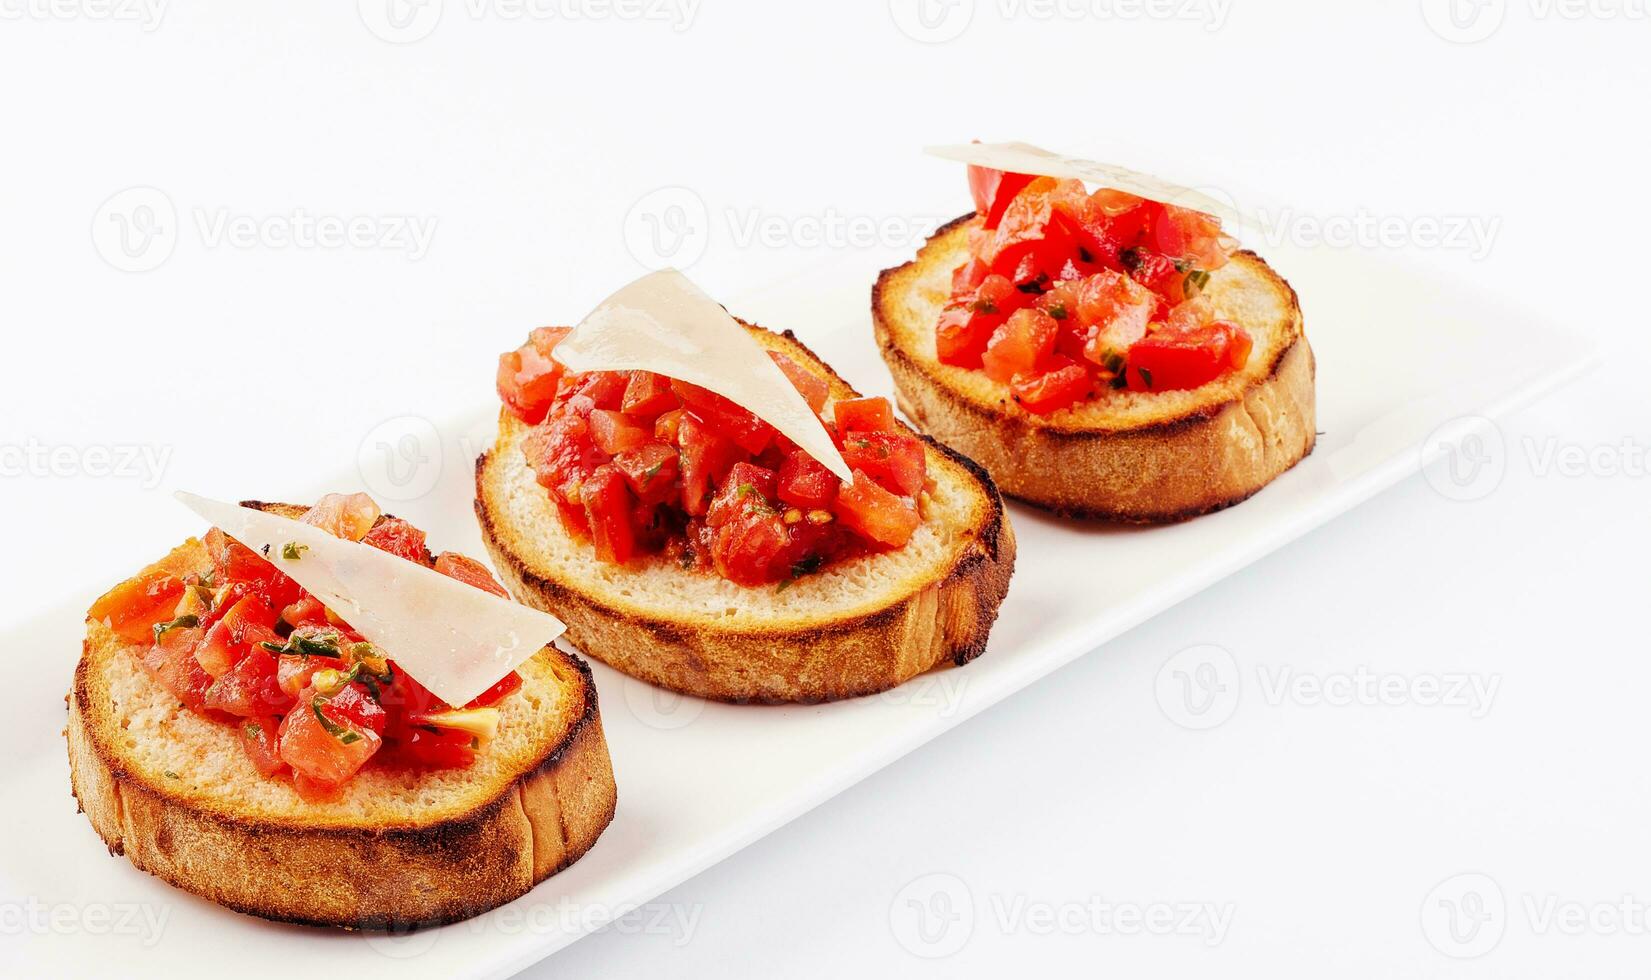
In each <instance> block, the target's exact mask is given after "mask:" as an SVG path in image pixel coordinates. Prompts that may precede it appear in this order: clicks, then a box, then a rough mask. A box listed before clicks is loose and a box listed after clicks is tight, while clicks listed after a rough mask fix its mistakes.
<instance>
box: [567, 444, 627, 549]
mask: <svg viewBox="0 0 1651 980" xmlns="http://www.w3.org/2000/svg"><path fill="white" fill-rule="evenodd" d="M580 496H581V498H582V501H583V503H584V505H585V518H586V520H588V521H589V522H590V537H591V541H592V543H594V544H595V545H596V557H597V559H598V560H600V561H605V562H611V563H613V564H618V565H622V564H624V563H625V562H628V561H630V560H631V556H632V555H634V554H635V553H636V529H635V528H634V527H633V526H632V524H631V511H632V508H633V507H634V506H635V502H636V501H635V498H633V497H632V496H631V492H630V490H629V489H628V488H627V487H626V486H625V477H624V475H623V474H621V473H620V472H619V469H618V467H615V466H613V465H611V464H609V465H605V466H598V467H597V468H596V471H595V472H594V473H592V474H591V476H590V479H588V480H586V481H585V483H584V486H583V487H582V488H581V489H580Z"/></svg>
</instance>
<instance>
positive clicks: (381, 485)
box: [355, 415, 442, 503]
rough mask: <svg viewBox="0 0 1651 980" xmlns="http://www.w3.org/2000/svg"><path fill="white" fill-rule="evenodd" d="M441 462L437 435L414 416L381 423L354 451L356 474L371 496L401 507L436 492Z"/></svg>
mask: <svg viewBox="0 0 1651 980" xmlns="http://www.w3.org/2000/svg"><path fill="white" fill-rule="evenodd" d="M441 461H442V449H441V432H440V431H439V430H438V429H437V428H436V426H435V423H434V422H431V421H430V420H429V419H426V418H422V417H420V416H417V415H400V416H397V417H396V418H393V419H385V420H384V421H383V422H380V423H379V424H377V425H375V426H373V430H372V431H371V432H369V433H367V435H366V437H365V438H363V439H362V440H361V445H359V446H357V447H356V451H355V467H356V471H357V472H359V473H360V474H361V482H362V483H364V484H366V486H367V489H368V490H371V491H372V493H373V496H375V497H377V498H379V499H380V500H394V501H399V502H403V503H405V502H406V501H409V500H417V499H419V498H420V497H423V496H425V495H426V494H428V493H429V492H430V491H432V490H434V489H435V488H436V483H437V482H438V481H440V479H441Z"/></svg>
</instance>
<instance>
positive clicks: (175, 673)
mask: <svg viewBox="0 0 1651 980" xmlns="http://www.w3.org/2000/svg"><path fill="white" fill-rule="evenodd" d="M203 635H204V634H203V632H202V630H201V629H200V628H199V627H186V626H174V627H172V628H171V629H168V630H163V631H162V632H161V634H160V635H159V636H157V637H156V638H155V642H154V644H153V645H152V646H150V648H149V651H148V652H147V653H145V654H144V655H143V657H142V659H141V662H142V663H143V666H144V667H145V668H147V669H148V670H149V673H150V675H151V676H153V677H154V678H155V680H156V681H158V682H160V685H161V686H162V687H164V688H166V689H167V690H168V691H170V692H172V696H173V697H175V698H177V699H178V700H179V701H182V702H183V703H184V704H185V705H187V706H188V707H191V708H197V709H198V708H200V707H201V706H202V705H203V704H204V703H205V701H206V691H207V688H209V687H211V686H212V675H211V674H208V673H207V672H206V671H204V670H202V669H201V665H200V663H199V662H198V661H196V659H195V647H196V646H197V645H199V644H200V642H201V638H202V636H203Z"/></svg>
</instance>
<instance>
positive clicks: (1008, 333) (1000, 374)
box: [981, 308, 1060, 383]
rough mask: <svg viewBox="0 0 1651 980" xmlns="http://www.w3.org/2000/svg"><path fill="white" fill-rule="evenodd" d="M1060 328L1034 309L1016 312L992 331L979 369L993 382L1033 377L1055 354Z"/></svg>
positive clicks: (1047, 316)
mask: <svg viewBox="0 0 1651 980" xmlns="http://www.w3.org/2000/svg"><path fill="white" fill-rule="evenodd" d="M1059 329H1060V327H1059V324H1057V323H1056V322H1055V320H1054V318H1052V317H1051V316H1050V315H1049V314H1047V313H1045V312H1043V311H1042V310H1039V309H1036V308H1027V309H1022V310H1016V311H1015V313H1014V315H1013V316H1011V317H1009V319H1008V321H1007V322H1005V323H1004V324H1003V326H1001V327H998V328H997V330H995V331H993V333H992V339H991V341H990V342H989V343H987V345H986V353H985V354H984V355H983V356H982V357H981V366H982V367H983V368H984V369H985V370H986V374H987V375H988V376H990V377H991V378H992V380H994V381H1001V382H1004V383H1008V382H1009V381H1011V380H1013V379H1014V377H1015V376H1016V375H1020V374H1036V373H1037V372H1038V369H1039V368H1040V367H1041V366H1042V365H1043V364H1044V363H1046V362H1047V361H1048V360H1049V355H1051V354H1053V353H1054V352H1055V334H1056V333H1057V332H1058V331H1059Z"/></svg>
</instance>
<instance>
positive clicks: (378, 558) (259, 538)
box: [177, 491, 566, 708]
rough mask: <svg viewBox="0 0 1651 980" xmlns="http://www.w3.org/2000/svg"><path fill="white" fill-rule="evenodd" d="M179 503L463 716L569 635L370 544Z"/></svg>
mask: <svg viewBox="0 0 1651 980" xmlns="http://www.w3.org/2000/svg"><path fill="white" fill-rule="evenodd" d="M177 498H178V500H179V501H181V502H182V503H183V504H184V506H186V507H188V508H189V509H190V510H192V511H194V512H195V513H197V514H199V515H200V516H201V517H202V518H204V519H206V520H208V521H210V522H212V524H214V525H215V526H217V527H219V528H221V529H222V530H223V532H224V533H225V534H227V535H229V536H230V537H232V538H234V539H235V540H237V541H239V542H241V543H242V544H244V545H246V546H247V547H248V548H251V549H252V550H253V551H256V552H258V553H260V554H262V555H263V556H264V557H265V558H266V559H268V560H269V562H270V563H271V564H273V565H274V566H275V567H276V568H279V569H280V570H281V571H282V572H285V573H286V574H287V575H288V576H290V577H291V578H292V579H293V580H294V581H296V582H297V583H298V584H299V585H302V586H303V587H304V588H305V589H308V590H309V591H310V593H311V594H313V595H314V596H315V597H316V598H317V599H320V600H321V601H322V602H323V603H325V604H326V606H327V607H328V608H329V609H332V610H333V611H334V612H336V613H338V614H339V615H340V616H342V617H343V618H344V620H345V621H346V622H348V623H349V624H350V625H351V626H352V627H354V628H355V630H356V631H357V632H358V633H360V634H361V635H362V636H364V637H366V638H367V639H368V640H369V641H371V642H372V643H373V644H374V645H376V646H377V647H378V648H379V649H380V650H382V651H383V653H384V655H385V656H387V657H389V658H390V659H392V660H394V661H395V662H396V664H397V666H399V667H400V668H401V669H402V670H405V671H406V672H407V673H408V674H409V675H410V676H411V677H412V678H413V679H414V680H416V681H418V682H419V683H420V684H423V685H424V686H425V687H426V688H428V689H429V690H430V691H431V692H432V693H434V694H435V695H436V696H437V697H439V698H441V699H442V700H443V701H446V702H447V703H448V704H451V705H454V706H457V707H461V708H462V707H463V706H464V705H466V704H468V703H469V702H470V701H471V699H473V698H475V697H476V695H478V694H480V693H482V692H483V691H485V690H487V689H488V688H490V687H492V686H493V685H494V684H496V683H498V682H499V681H500V680H502V679H503V678H504V677H505V675H506V674H509V673H510V672H511V671H512V670H515V669H516V667H517V666H518V665H519V664H521V663H522V662H523V661H525V660H527V659H528V658H529V657H531V656H533V655H534V654H535V653H538V652H539V650H540V649H542V648H543V647H544V646H545V645H546V644H548V643H550V642H551V641H552V640H555V639H556V638H557V637H558V636H561V635H562V632H563V631H564V630H565V629H566V627H565V626H563V625H562V623H561V622H560V621H559V620H557V619H556V618H555V617H554V616H548V615H546V614H544V613H542V612H539V611H538V610H535V609H529V608H528V607H526V606H522V605H518V604H516V603H514V602H511V601H510V600H509V599H502V598H500V597H498V596H496V595H493V594H491V593H488V592H483V591H482V590H481V589H478V588H476V587H475V586H473V585H466V584H465V583H463V582H460V581H459V580H457V579H454V578H449V577H448V576H446V575H443V574H441V573H440V572H437V571H435V570H434V569H431V568H426V567H424V566H423V565H420V564H418V563H417V562H411V561H408V560H407V559H405V558H401V557H398V556H396V555H392V554H390V553H389V552H387V551H380V550H379V549H377V548H374V547H373V546H372V545H367V544H360V543H357V542H355V541H346V540H344V539H343V538H338V537H334V536H333V535H331V534H329V533H327V532H326V531H324V530H322V529H320V528H317V527H312V526H310V525H308V524H303V523H300V522H298V521H295V520H291V519H288V518H285V517H279V516H277V515H275V514H266V513H264V512H263V511H259V510H253V509H252V508H250V507H241V506H238V505H236V504H230V503H225V502H223V501H219V500H212V499H209V498H207V497H201V496H197V495H195V494H192V493H183V492H181V491H180V492H179V493H178V494H177ZM288 545H292V547H290V548H289V547H287V546H288ZM288 555H292V556H294V557H287V556H288Z"/></svg>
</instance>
